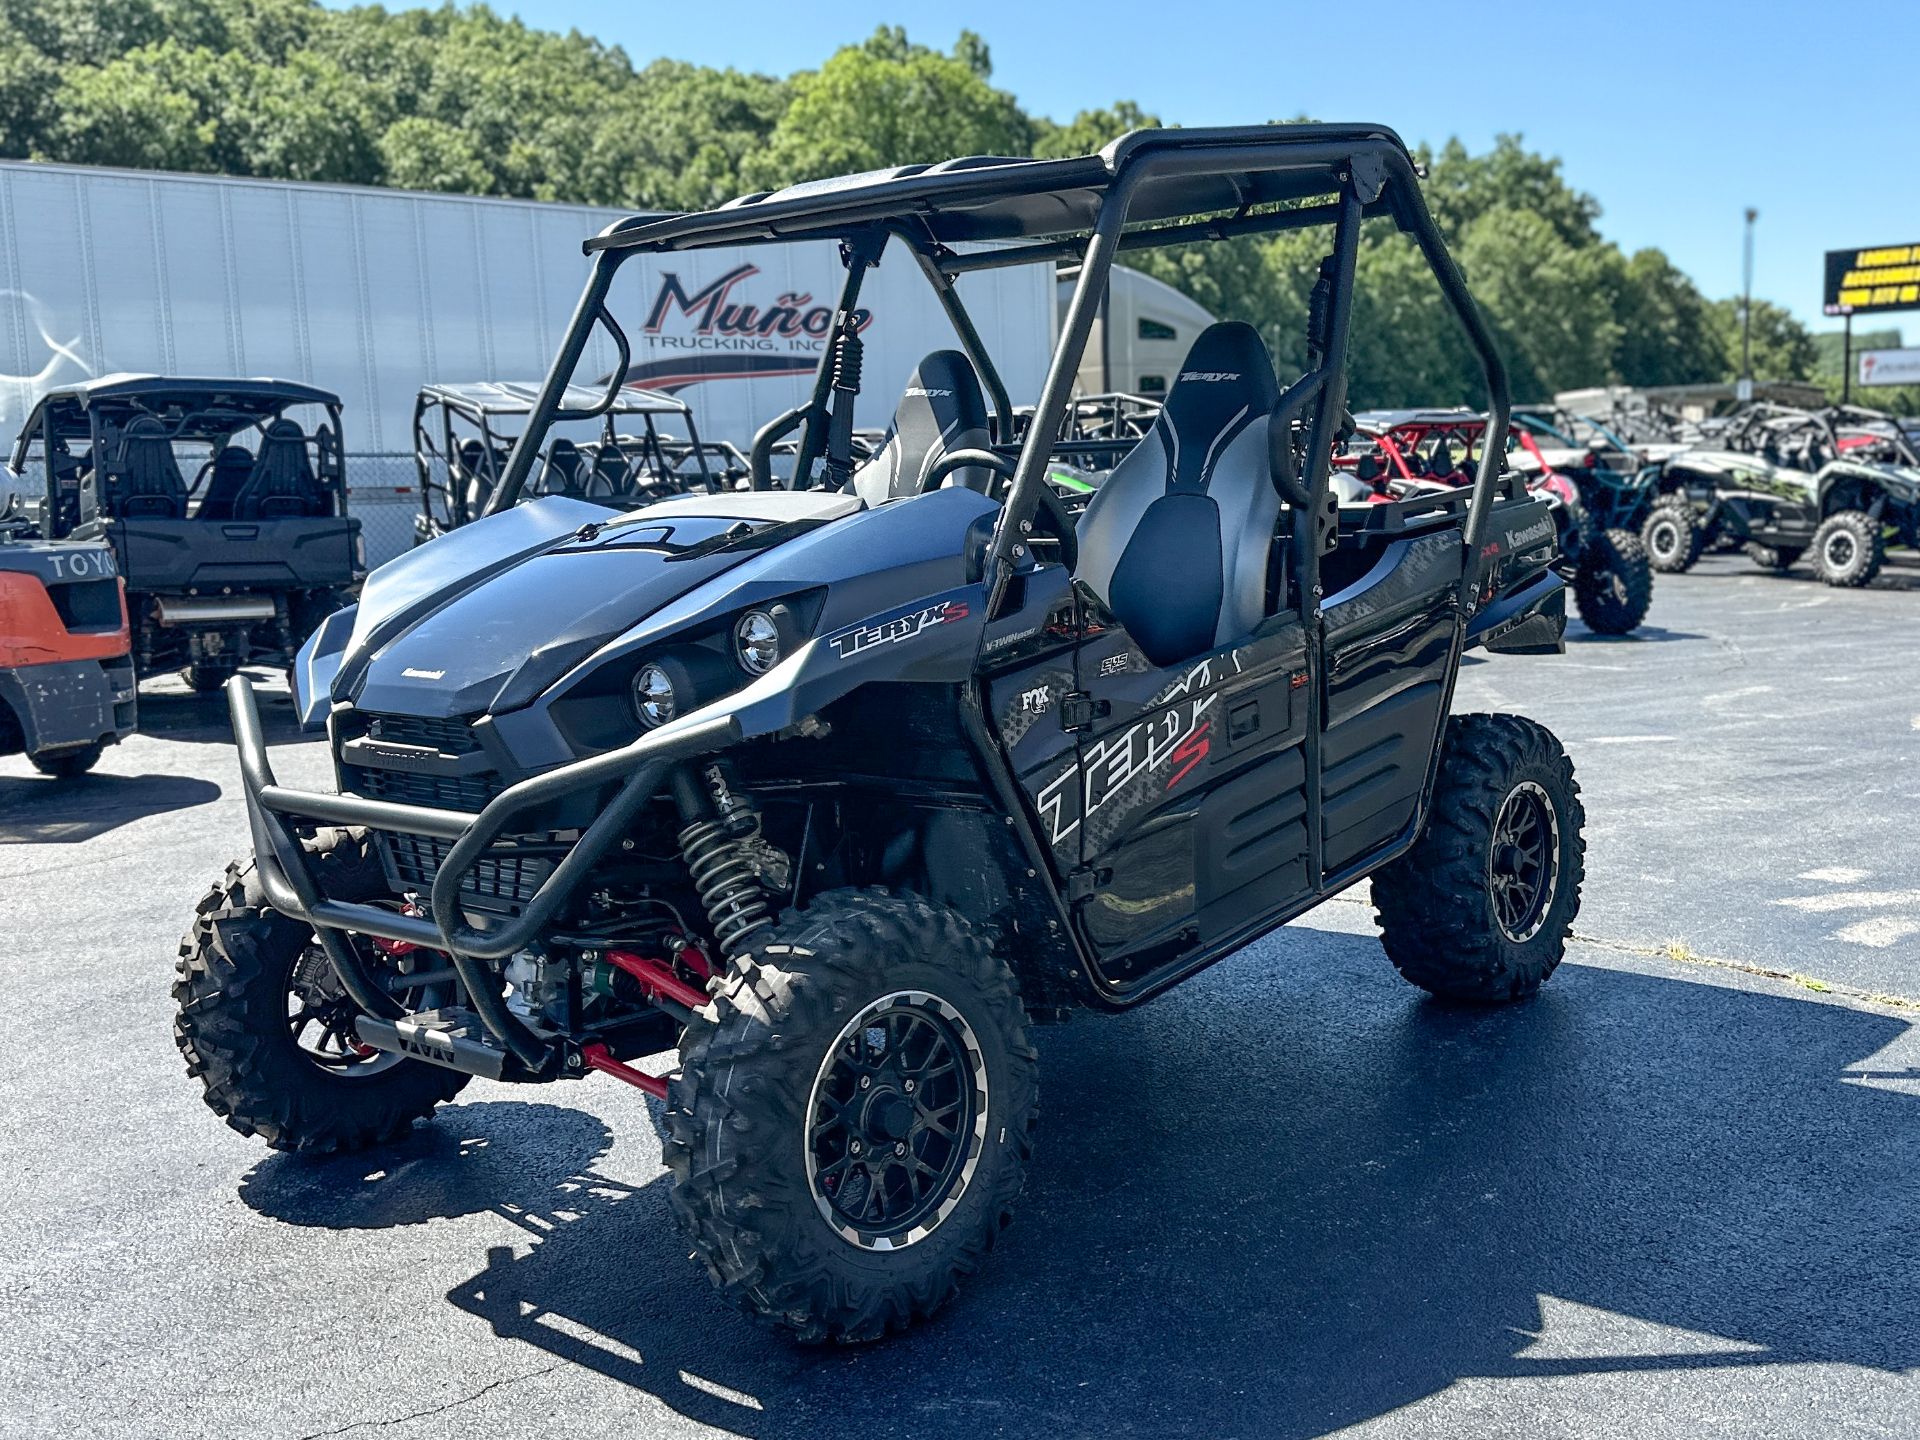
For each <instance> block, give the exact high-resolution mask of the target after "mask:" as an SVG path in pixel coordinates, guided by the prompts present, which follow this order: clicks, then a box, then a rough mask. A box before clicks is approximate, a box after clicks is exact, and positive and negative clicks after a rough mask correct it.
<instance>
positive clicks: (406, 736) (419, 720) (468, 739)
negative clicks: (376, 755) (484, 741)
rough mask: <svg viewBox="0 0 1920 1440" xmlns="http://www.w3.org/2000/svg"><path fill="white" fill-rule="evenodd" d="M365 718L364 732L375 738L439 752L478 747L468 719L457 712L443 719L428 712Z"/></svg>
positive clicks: (458, 752) (460, 752)
mask: <svg viewBox="0 0 1920 1440" xmlns="http://www.w3.org/2000/svg"><path fill="white" fill-rule="evenodd" d="M365 720H366V731H365V733H366V734H367V735H368V736H369V737H371V738H372V739H375V740H389V741H392V742H393V743H394V744H396V745H426V746H430V747H431V748H433V749H435V750H438V751H439V752H440V753H441V754H443V755H471V754H472V753H473V752H474V751H475V750H478V749H479V748H480V746H479V742H477V741H476V740H475V739H474V738H473V730H472V728H471V727H470V725H469V724H468V722H467V721H466V720H464V719H462V718H461V717H459V716H457V715H455V716H452V717H450V718H447V719H444V720H443V719H437V718H435V717H434V716H431V715H369V716H366V717H365Z"/></svg>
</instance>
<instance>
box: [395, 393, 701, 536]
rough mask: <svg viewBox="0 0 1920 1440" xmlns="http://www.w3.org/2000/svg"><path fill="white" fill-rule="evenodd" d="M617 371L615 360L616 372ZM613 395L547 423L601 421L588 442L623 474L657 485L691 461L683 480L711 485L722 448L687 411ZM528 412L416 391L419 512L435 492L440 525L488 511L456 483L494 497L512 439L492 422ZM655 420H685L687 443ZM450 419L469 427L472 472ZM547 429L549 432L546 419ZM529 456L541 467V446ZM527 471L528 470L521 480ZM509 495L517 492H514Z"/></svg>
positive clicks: (415, 456) (415, 454)
mask: <svg viewBox="0 0 1920 1440" xmlns="http://www.w3.org/2000/svg"><path fill="white" fill-rule="evenodd" d="M624 372H625V365H624V362H623V364H622V366H621V370H620V372H618V373H620V374H624ZM619 396H620V387H618V386H615V387H614V388H613V389H611V390H609V391H608V392H607V393H606V394H605V395H604V396H603V397H602V399H601V400H600V402H599V403H597V404H595V405H594V406H592V407H591V408H590V409H588V410H585V411H579V412H569V413H567V414H562V415H557V416H555V417H554V419H555V420H557V421H564V420H567V419H569V418H590V417H597V418H598V419H599V420H600V422H601V424H600V438H599V440H598V441H597V442H596V443H597V444H599V445H601V446H603V447H606V446H610V447H613V448H614V449H616V450H619V451H620V452H621V453H622V454H623V455H624V456H625V457H626V459H627V462H628V466H629V470H630V471H631V470H632V469H634V468H636V467H646V468H649V469H651V470H652V471H653V473H655V474H656V475H658V476H660V477H661V478H662V479H663V480H664V479H667V478H669V477H672V476H677V475H680V474H682V467H684V466H685V465H686V463H687V462H688V461H689V460H691V461H692V462H693V465H694V468H695V471H696V472H697V473H696V474H694V475H690V476H687V477H686V478H688V479H697V480H698V481H699V482H700V484H701V485H702V486H703V487H704V488H705V489H707V490H709V491H711V490H712V489H714V488H715V486H714V475H713V470H712V468H711V467H710V466H709V464H708V457H709V456H715V457H721V458H724V457H725V454H726V450H727V449H728V448H730V447H726V446H725V445H724V442H719V441H712V440H702V439H701V438H700V430H699V425H698V422H696V421H695V420H694V418H693V411H692V409H691V408H690V407H688V406H686V405H683V404H680V403H679V402H677V401H676V402H674V403H673V404H671V405H652V406H646V407H635V408H627V409H622V408H620V406H619V405H618V403H617V402H618V400H619ZM436 411H437V412H438V416H439V423H438V425H437V426H436V425H433V424H431V423H430V419H429V417H430V416H432V415H433V414H434V412H436ZM533 411H534V405H533V404H532V403H531V402H530V403H529V404H528V405H526V406H525V407H515V406H513V405H511V404H508V403H493V404H481V403H478V402H476V401H474V400H472V399H470V398H468V397H465V396H462V395H460V394H459V393H458V392H457V390H456V389H455V388H453V387H448V386H441V385H427V386H424V387H423V388H422V389H421V391H420V393H419V394H418V395H416V396H415V397H414V402H413V462H414V469H415V472H416V474H417V478H418V480H419V483H420V505H421V509H422V511H423V512H424V513H425V514H426V515H427V516H428V517H429V519H433V518H437V517H435V516H434V513H433V503H434V497H435V496H436V495H438V496H439V497H440V502H441V505H442V506H443V508H444V510H445V512H446V517H447V520H448V522H449V523H450V524H452V525H454V526H456V527H457V526H460V525H465V524H467V523H468V522H470V521H472V520H477V519H478V518H480V514H491V513H492V510H491V508H490V507H483V509H482V510H481V511H480V512H479V514H473V513H469V510H468V505H467V495H466V486H465V485H464V484H462V483H461V482H462V481H463V480H466V479H479V480H483V481H485V482H486V485H487V489H488V493H489V495H491V494H493V493H495V492H497V491H498V490H499V489H500V486H501V484H502V483H503V482H502V470H501V463H500V457H501V454H502V452H503V451H507V452H508V453H509V457H510V455H511V451H510V448H509V447H512V446H517V444H518V441H519V436H517V435H502V434H497V433H496V430H495V426H494V423H493V422H494V421H495V420H496V419H506V418H513V419H516V420H517V419H518V418H519V417H521V416H530V415H531V414H532V413H533ZM662 415H672V416H675V417H677V418H678V419H680V420H682V421H684V422H685V424H686V427H687V438H686V439H685V440H684V441H677V440H672V439H669V438H667V437H665V436H662V435H661V434H660V431H659V427H658V425H657V424H656V421H657V419H658V417H660V416H662ZM636 417H637V418H638V419H639V420H640V422H641V424H642V427H643V429H644V433H643V434H641V435H637V436H634V435H621V434H617V433H616V432H615V429H614V426H615V424H616V422H617V421H619V420H621V419H633V418H636ZM456 420H458V421H460V422H462V423H464V424H466V425H468V426H470V427H471V428H472V429H473V431H474V432H475V433H474V434H473V435H472V436H470V437H466V438H471V439H477V440H478V441H479V442H480V446H481V459H480V468H479V471H478V472H477V473H474V472H469V471H468V470H467V467H466V463H465V462H464V461H463V460H461V458H460V451H459V447H460V444H461V443H462V442H461V438H460V437H457V436H456V435H455V432H454V423H455V421H456ZM532 428H533V427H532V425H531V424H529V425H528V426H527V427H526V429H527V430H531V429H532ZM547 428H548V429H551V428H552V422H549V425H548V427H547ZM436 432H437V433H436ZM523 433H524V432H523ZM536 459H538V460H539V461H540V462H541V463H543V464H544V463H545V459H546V452H545V450H544V449H542V450H541V451H539V452H538V454H537V455H536ZM510 463H511V461H510V458H509V464H510ZM441 474H444V476H445V479H444V480H443V479H441V478H440V475H441ZM531 474H532V471H531V468H529V471H528V475H529V477H531ZM515 493H516V495H517V494H518V493H519V492H518V491H516V492H515Z"/></svg>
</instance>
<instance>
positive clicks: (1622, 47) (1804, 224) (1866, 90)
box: [389, 0, 1920, 329]
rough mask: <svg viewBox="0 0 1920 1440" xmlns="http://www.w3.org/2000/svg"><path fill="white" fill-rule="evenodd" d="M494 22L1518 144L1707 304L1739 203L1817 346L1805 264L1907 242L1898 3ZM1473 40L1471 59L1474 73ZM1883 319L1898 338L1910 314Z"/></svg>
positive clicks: (1195, 119)
mask: <svg viewBox="0 0 1920 1440" xmlns="http://www.w3.org/2000/svg"><path fill="white" fill-rule="evenodd" d="M389 3H393V0H389ZM496 4H497V5H498V8H501V9H507V10H511V11H513V12H514V13H517V14H519V15H520V17H521V18H522V19H524V20H525V21H527V22H528V23H529V24H532V25H537V26H539V27H541V28H543V29H558V30H565V29H568V28H570V27H571V28H578V29H580V30H582V31H584V32H587V33H589V34H593V35H597V36H598V37H599V38H601V39H602V40H605V41H608V42H609V43H614V44H619V45H621V46H623V47H624V48H625V49H626V51H627V53H628V55H629V56H630V57H631V58H632V59H633V61H634V63H635V64H636V65H640V64H644V63H645V62H646V61H648V60H651V59H653V58H656V57H658V56H663V55H664V56H671V57H673V58H676V59H682V60H691V61H696V62H698V63H700V64H705V65H732V66H735V67H737V68H740V69H747V70H761V71H766V72H769V73H775V74H786V73H788V72H790V71H792V70H796V69H802V68H809V67H812V66H814V65H817V64H818V63H819V62H820V61H821V60H823V59H824V58H826V56H828V55H830V54H831V53H832V52H833V51H834V50H835V49H836V48H837V47H838V46H840V45H842V44H845V43H847V42H849V41H855V40H859V39H862V38H864V37H865V36H866V35H868V34H870V33H871V32H872V30H873V28H874V27H875V26H876V25H880V24H883V23H905V24H906V25H907V30H908V34H909V35H910V36H911V37H912V38H913V39H915V40H917V41H919V42H921V43H922V44H928V45H933V46H937V47H940V48H945V47H946V46H948V45H950V44H951V43H952V41H953V38H954V36H955V34H956V33H957V32H958V30H959V28H960V27H961V25H962V24H964V25H965V26H966V27H967V28H969V29H972V30H975V31H977V32H979V33H980V34H981V35H982V36H984V37H985V38H986V41H987V43H988V45H989V46H990V47H991V49H992V53H993V60H994V81H995V83H996V84H998V85H1000V86H1001V87H1003V88H1005V89H1007V90H1011V91H1012V92H1013V93H1014V94H1015V95H1017V96H1018V97H1019V98H1020V101H1021V103H1022V104H1023V105H1024V106H1025V107H1026V108H1027V109H1028V110H1030V111H1033V112H1036V113H1040V114H1046V115H1051V116H1054V117H1055V118H1059V119H1065V118H1067V117H1069V116H1071V115H1072V114H1073V113H1074V112H1075V111H1076V110H1080V109H1083V108H1087V107H1090V106H1095V105H1101V104H1106V103H1109V102H1111V101H1113V100H1114V99H1117V98H1131V99H1134V100H1137V101H1138V102H1139V103H1140V104H1141V105H1142V106H1143V107H1144V108H1146V109H1147V110H1148V111H1150V112H1153V113H1157V114H1159V115H1160V116H1161V117H1162V118H1164V119H1166V120H1169V121H1178V122H1180V123H1182V124H1188V125H1206V124H1234V123H1242V124H1243V123H1248V122H1254V121H1261V120H1267V119H1272V118H1277V117H1283V116H1288V115H1295V114H1302V113H1305V114H1312V115H1316V116H1318V117H1320V118H1321V119H1325V120H1370V121H1379V122H1383V123H1386V124H1389V125H1392V126H1394V127H1395V128H1396V129H1398V130H1399V131H1400V133H1401V134H1402V135H1403V136H1405V137H1406V139H1407V140H1408V141H1409V142H1410V143H1417V142H1419V141H1422V140H1427V141H1432V142H1434V143H1435V144H1438V143H1439V142H1441V141H1443V140H1445V139H1446V138H1447V137H1448V136H1450V135H1458V136H1460V137H1461V138H1462V139H1463V140H1465V141H1466V142H1467V144H1468V145H1469V146H1471V147H1473V148H1475V149H1479V148H1482V147H1484V146H1486V145H1487V144H1489V143H1490V142H1491V140H1492V138H1493V137H1494V136H1495V135H1496V134H1498V133H1500V132H1502V131H1519V132H1521V133H1522V134H1523V135H1524V136H1525V137H1526V140H1527V143H1528V144H1529V146H1531V147H1532V148H1534V149H1538V150H1541V151H1544V152H1546V153H1547V154H1550V155H1558V156H1559V157H1561V159H1562V160H1563V161H1564V162H1565V171H1566V174H1567V176H1568V177H1569V179H1570V180H1571V181H1572V182H1573V183H1574V184H1575V185H1576V186H1578V187H1579V188H1581V189H1584V190H1587V191H1589V192H1591V193H1592V194H1593V195H1595V196H1597V197H1598V199H1599V200H1600V203H1601V205H1602V207H1603V211H1604V213H1603V214H1602V217H1601V221H1600V224H1601V229H1602V230H1603V231H1604V232H1605V233H1606V234H1607V235H1608V236H1609V237H1610V238H1611V239H1613V240H1616V241H1618V242H1619V243H1620V244H1621V245H1622V246H1623V247H1624V248H1626V249H1628V250H1634V249H1637V248H1639V247H1641V246H1645V245H1657V246H1659V247H1660V248H1661V249H1663V250H1665V251H1666V252H1667V253H1668V254H1669V255H1670V256H1671V257H1672V258H1673V259H1674V261H1675V262H1676V263H1678V264H1679V265H1680V266H1681V267H1682V268H1683V269H1685V270H1686V271H1687V272H1688V273H1689V274H1691V275H1692V276H1693V277H1694V279H1695V280H1696V281H1697V282H1698V283H1699V284H1700V285H1701V287H1702V288H1703V289H1704V290H1705V291H1706V292H1707V294H1708V295H1710V296H1721V295H1732V294H1735V293H1737V291H1738V290H1739V288H1740V232H1741V224H1742V222H1741V215H1742V212H1743V210H1744V209H1745V207H1747V206H1749V205H1752V206H1755V207H1756V208H1758V210H1759V211H1760V221H1759V225H1758V227H1757V230H1756V256H1755V279H1754V290H1755V293H1756V294H1758V295H1761V296H1764V297H1765V298H1767V299H1770V300H1773V301H1775V302H1777V303H1779V304H1784V305H1786V306H1788V307H1789V308H1791V309H1792V310H1793V311H1794V312H1795V313H1796V314H1797V315H1799V316H1800V318H1801V319H1802V320H1805V321H1806V322H1808V323H1809V324H1812V325H1814V326H1815V327H1816V328H1821V329H1824V328H1830V327H1831V326H1835V325H1837V324H1838V322H1837V321H1832V322H1829V321H1827V320H1826V319H1825V318H1824V317H1822V316H1821V314H1820V276H1821V255H1822V252H1823V251H1826V250H1828V249H1841V248H1843V247H1851V246H1856V245H1883V244H1894V243H1914V242H1920V165H1916V163H1915V160H1914V151H1913V132H1912V130H1911V127H1910V123H1909V122H1910V117H1911V116H1912V114H1913V101H1912V86H1913V83H1914V73H1915V72H1914V57H1915V52H1916V50H1920V4H1916V3H1914V0H1892V3H1886V4H1881V5H1876V6H1861V7H1847V6H1841V5H1836V4H1826V5H1813V4H1808V3H1798V0H1789V3H1781V4H1771V5H1762V4H1753V3H1748V4H1729V3H1692V4H1689V3H1687V0H1669V3H1666V4H1647V3H1641V0H1624V3H1623V0H1613V3H1610V4H1608V5H1604V6H1592V5H1580V6H1560V5H1552V4H1549V5H1525V6H1522V5H1504V6H1503V5H1490V4H1477V3H1458V0H1456V3H1453V4H1435V3H1432V0H1425V3H1419V4H1414V3H1406V0H1384V3H1374V4H1370V5H1354V6H1352V7H1351V8H1349V7H1348V6H1346V5H1340V4H1326V3H1320V4H1314V5H1299V4H1287V3H1266V4H1255V3H1227V0H1213V3H1206V0H1178V3H1169V0H1161V3H1157V4H1141V3H1135V0H1108V3H1104V4H1100V5H1097V6H1096V5H1048V4H1043V3H1036V0H1026V3H1018V4H1016V3H1009V0H971V3H969V4H968V5H966V6H964V7H959V12H960V13H959V14H958V15H957V14H956V11H955V10H953V9H948V10H945V11H934V10H929V11H926V12H924V13H923V12H915V11H905V12H903V11H902V9H901V7H899V6H898V5H875V4H867V3H862V0H841V3H839V4H835V5H832V6H825V5H819V4H796V3H792V0H788V3H784V4H782V3H761V0H740V3H721V4H711V5H692V4H676V5H662V4H658V3H637V4H635V3H629V4H625V5H608V4H605V3H599V4H594V3H588V0H521V3H518V4H514V3H512V0H496ZM916 16H920V17H921V18H915V17H916ZM948 16H954V17H955V18H952V19H949V18H947V17H948ZM961 16H964V18H961ZM1489 41H1491V42H1494V43H1495V44H1496V45H1497V49H1495V50H1494V52H1493V53H1492V56H1491V59H1489V60H1481V59H1478V58H1476V55H1475V50H1476V45H1478V44H1485V43H1487V42H1489ZM927 158H929V159H931V158H935V157H931V156H929V157H927ZM1887 320H1888V321H1889V322H1890V323H1893V324H1900V323H1902V322H1905V323H1906V324H1907V325H1908V327H1909V328H1910V329H1920V312H1916V313H1915V314H1914V315H1913V316H1911V317H1908V316H1902V315H1895V316H1890V317H1887ZM1866 323H1868V324H1869V325H1870V326H1872V325H1877V324H1878V323H1880V322H1878V321H1869V322H1866Z"/></svg>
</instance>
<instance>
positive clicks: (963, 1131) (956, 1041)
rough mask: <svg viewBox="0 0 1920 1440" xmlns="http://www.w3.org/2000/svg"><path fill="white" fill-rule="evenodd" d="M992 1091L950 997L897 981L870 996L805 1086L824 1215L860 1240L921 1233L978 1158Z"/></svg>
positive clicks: (881, 1245)
mask: <svg viewBox="0 0 1920 1440" xmlns="http://www.w3.org/2000/svg"><path fill="white" fill-rule="evenodd" d="M987 1102H988V1093H987V1072H986V1058H985V1056H984V1054H983V1053H982V1052H981V1048H980V1042H979V1039H978V1037H976V1036H975V1034H974V1032H973V1027H972V1026H971V1025H969V1024H968V1023H967V1020H966V1017H965V1016H963V1015H962V1014H961V1013H960V1012H959V1011H958V1010H957V1009H955V1008H954V1007H953V1006H952V1005H950V1004H948V1003H947V1002H946V1001H945V1000H942V999H941V998H940V997H939V996H937V995H934V994H932V993H930V992H928V991H925V990H896V991H894V992H892V993H891V994H887V995H883V996H881V997H880V998H879V999H877V1000H874V1001H873V1002H871V1003H870V1004H868V1005H867V1006H865V1007H864V1008H863V1009H862V1010H861V1011H860V1013H859V1014H858V1015H856V1016H854V1017H853V1019H851V1020H850V1021H848V1022H847V1024H846V1025H845V1026H844V1027H843V1028H842V1029H841V1031H840V1033H839V1035H838V1036H837V1037H836V1038H835V1040H834V1043H833V1044H832V1045H831V1046H830V1047H829V1048H828V1050H827V1053H826V1055H825V1056H824V1057H823V1058H822V1060H821V1062H820V1069H819V1071H818V1072H817V1073H816V1075H815V1077H814V1083H813V1090H812V1092H811V1094H810V1095H809V1097H808V1102H807V1112H806V1131H805V1136H804V1140H803V1144H804V1147H805V1152H806V1167H807V1186H808V1189H809V1191H810V1193H811V1194H812V1196H813V1201H814V1205H815V1207H816V1208H817V1209H818V1210H819V1212H820V1215H821V1217H822V1218H823V1219H824V1220H825V1221H826V1222H827V1224H828V1225H829V1226H831V1227H832V1228H833V1230H834V1232H835V1233H836V1234H838V1235H839V1236H840V1238H841V1239H843V1240H845V1241H847V1242H848V1243H849V1244H852V1245H856V1246H858V1247H860V1248H861V1249H863V1250H898V1249H901V1248H903V1247H905V1246H908V1245H912V1244H915V1243H916V1242H918V1241H920V1240H924V1239H925V1238H926V1237H927V1236H928V1235H930V1234H932V1233H933V1231H934V1229H935V1228H936V1227H937V1226H938V1225H939V1224H940V1223H941V1221H943V1220H945V1219H946V1218H947V1216H949V1215H951V1214H952V1213H953V1210H954V1208H955V1207H956V1206H957V1205H958V1204H959V1203H960V1200H961V1198H962V1197H963V1196H964V1195H965V1194H966V1190H967V1186H968V1185H969V1184H970V1183H971V1182H972V1180H973V1176H974V1172H975V1171H976V1170H977V1169H978V1167H979V1163H980V1155H981V1151H982V1149H983V1148H984V1145H985V1140H986V1132H987Z"/></svg>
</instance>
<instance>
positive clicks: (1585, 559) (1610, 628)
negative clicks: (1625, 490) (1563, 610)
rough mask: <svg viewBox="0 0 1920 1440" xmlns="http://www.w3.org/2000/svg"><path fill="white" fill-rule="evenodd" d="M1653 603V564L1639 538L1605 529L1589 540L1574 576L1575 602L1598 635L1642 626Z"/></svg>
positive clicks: (1621, 531)
mask: <svg viewBox="0 0 1920 1440" xmlns="http://www.w3.org/2000/svg"><path fill="white" fill-rule="evenodd" d="M1652 603H1653V567H1652V565H1651V564H1650V563H1649V562H1648V559H1647V547H1646V546H1645V545H1643V544H1641V543H1640V537H1639V536H1638V535H1633V534H1630V533H1628V532H1627V531H1625V530H1603V531H1599V532H1597V533H1596V534H1595V535H1594V536H1593V538H1592V539H1591V540H1590V541H1588V543H1587V546H1586V548H1585V553H1583V554H1582V555H1581V557H1580V568H1579V569H1578V570H1577V571H1575V573H1574V579H1573V605H1574V608H1575V609H1576V610H1578V611H1579V612H1580V618H1581V619H1582V620H1584V621H1586V623H1587V628H1588V629H1589V630H1592V631H1593V632H1594V633H1595V634H1598V635H1625V634H1626V633H1627V632H1628V631H1630V630H1635V629H1638V628H1639V625H1640V622H1641V621H1643V620H1645V619H1646V618H1647V607H1648V606H1650V605H1651V604H1652Z"/></svg>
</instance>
